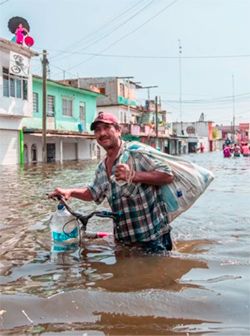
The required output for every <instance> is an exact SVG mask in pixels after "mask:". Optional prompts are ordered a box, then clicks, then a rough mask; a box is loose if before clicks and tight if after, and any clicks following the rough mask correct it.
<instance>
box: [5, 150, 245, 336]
mask: <svg viewBox="0 0 250 336" xmlns="http://www.w3.org/2000/svg"><path fill="white" fill-rule="evenodd" d="M187 158H188V159H189V160H192V161H194V162H196V163H198V164H200V165H201V166H204V167H206V168H208V169H210V170H211V171H212V172H213V173H214V175H215V180H214V181H213V182H212V183H211V185H210V186H209V188H208V189H207V191H206V192H205V193H204V194H203V195H202V196H201V197H200V198H199V200H198V201H197V202H196V203H195V204H194V205H193V207H192V208H191V209H189V210H188V211H187V212H186V213H184V214H182V215H181V216H180V217H179V218H177V219H176V220H175V221H174V222H173V225H172V226H173V230H172V236H173V239H174V241H175V248H174V250H173V251H172V252H171V254H170V255H161V256H154V255H143V254H142V253H140V252H139V251H136V250H133V249H132V250H131V249H124V248H120V247H115V245H114V243H113V241H112V238H107V239H105V240H103V239H98V240H86V241H84V242H83V244H82V246H81V247H79V248H77V249H76V250H73V251H68V252H64V253H56V252H53V248H52V247H51V241H50V231H49V219H50V216H51V214H52V212H53V211H54V210H55V206H56V203H55V202H53V201H52V200H48V199H47V197H46V193H48V192H50V191H52V190H53V189H54V187H56V186H63V187H70V186H78V187H80V186H82V185H84V184H85V183H87V182H89V181H91V178H92V176H93V174H94V169H95V165H96V162H79V163H67V164H64V165H57V164H48V165H34V166H27V167H23V168H20V167H16V166H5V167H0V194H1V202H0V213H1V220H0V230H1V231H0V234H1V238H0V241H1V276H0V284H1V293H2V295H1V308H0V314H1V315H0V318H1V335H27V334H28V335H29V334H41V335H85V336H87V335H88V336H89V335H91V336H93V335H98V336H99V335H208V334H209V335H211V334H212V335H249V333H250V308H249V305H250V285H249V284H250V279H249V278H250V267H249V260H250V259H249V240H250V239H249V238H250V234H249V225H250V207H249V199H250V197H249V194H250V158H248V157H246V158H243V157H240V158H230V159H224V158H223V157H222V153H220V152H214V153H204V154H193V155H189V156H187ZM70 205H71V206H72V207H73V208H74V209H78V210H79V211H81V212H84V213H89V212H90V211H92V210H93V209H95V208H96V205H95V204H93V203H85V202H80V201H77V200H73V201H72V202H70ZM98 208H101V209H103V208H107V205H106V204H103V205H102V206H99V207H98ZM89 229H90V230H92V231H96V230H98V231H110V232H111V231H112V223H111V221H110V220H107V219H100V218H93V219H91V220H90V222H89Z"/></svg>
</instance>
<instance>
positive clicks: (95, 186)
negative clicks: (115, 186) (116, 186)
mask: <svg viewBox="0 0 250 336" xmlns="http://www.w3.org/2000/svg"><path fill="white" fill-rule="evenodd" d="M105 176H106V175H105V174H104V171H103V168H102V165H101V164H100V165H99V166H98V167H97V169H96V172H95V177H94V180H93V182H92V183H90V184H88V186H87V187H88V189H89V191H90V193H91V195H92V197H93V200H94V201H95V202H96V203H97V204H100V203H102V201H103V200H104V198H105V197H106V196H107V191H108V181H107V179H106V178H105Z"/></svg>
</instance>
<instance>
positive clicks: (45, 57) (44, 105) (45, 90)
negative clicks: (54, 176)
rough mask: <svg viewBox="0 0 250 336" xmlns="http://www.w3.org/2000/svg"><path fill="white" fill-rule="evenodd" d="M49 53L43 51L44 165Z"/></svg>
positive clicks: (44, 158)
mask: <svg viewBox="0 0 250 336" xmlns="http://www.w3.org/2000/svg"><path fill="white" fill-rule="evenodd" d="M48 63H49V62H48V59H47V51H46V50H43V58H42V69H43V129H42V157H43V163H46V162H47V141H46V119H47V67H48Z"/></svg>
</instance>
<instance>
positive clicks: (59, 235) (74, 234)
mask: <svg viewBox="0 0 250 336" xmlns="http://www.w3.org/2000/svg"><path fill="white" fill-rule="evenodd" d="M51 235H52V239H53V240H54V241H57V242H65V243H67V241H68V240H70V241H72V238H75V239H78V228H77V227H75V228H74V230H73V231H71V232H69V233H65V232H56V231H52V232H51Z"/></svg>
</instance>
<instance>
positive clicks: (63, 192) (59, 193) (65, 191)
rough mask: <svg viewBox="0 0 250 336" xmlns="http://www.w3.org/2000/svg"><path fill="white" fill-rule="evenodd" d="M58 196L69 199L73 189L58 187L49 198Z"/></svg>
mask: <svg viewBox="0 0 250 336" xmlns="http://www.w3.org/2000/svg"><path fill="white" fill-rule="evenodd" d="M58 196H59V197H63V198H64V199H65V200H68V199H69V198H70V197H71V189H62V188H56V189H55V190H54V191H53V192H52V193H50V194H49V195H48V197H49V198H57V197H58Z"/></svg>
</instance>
